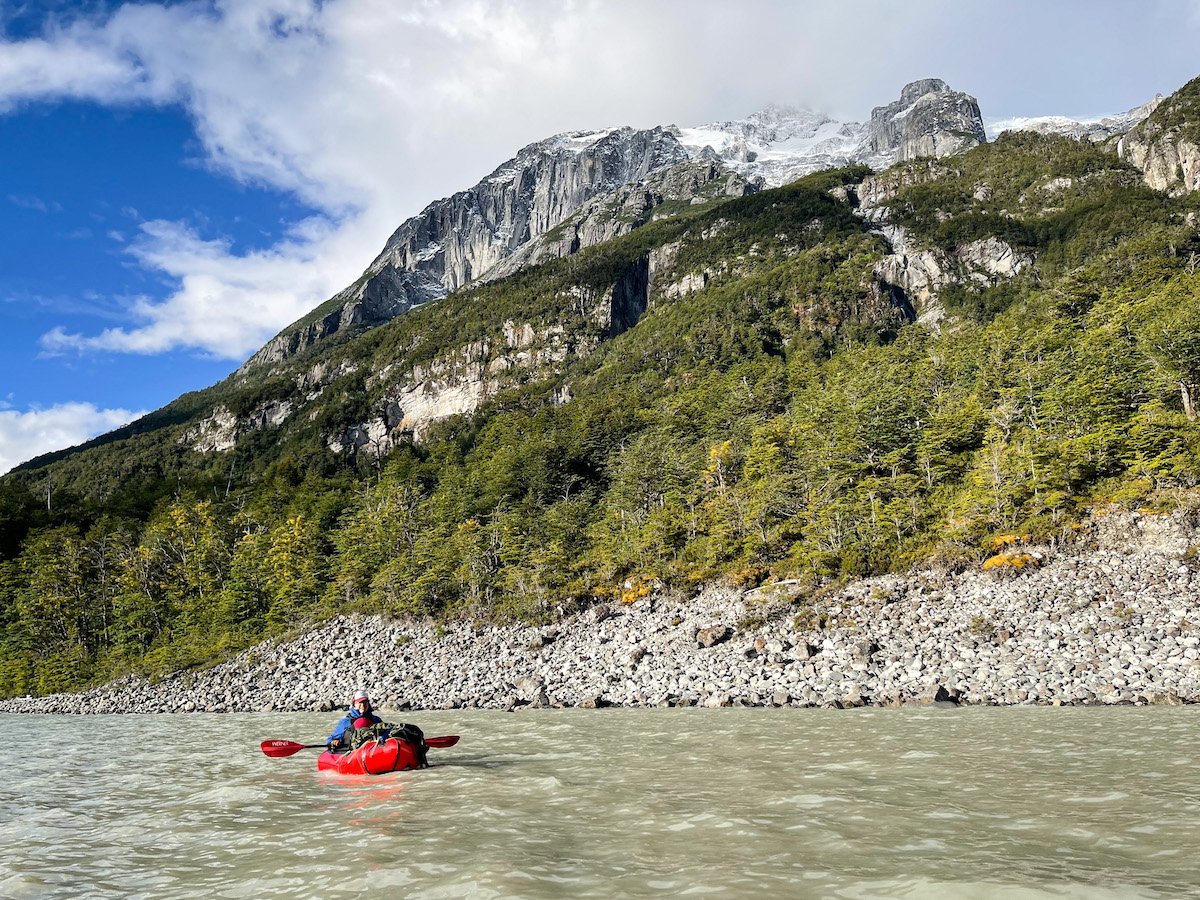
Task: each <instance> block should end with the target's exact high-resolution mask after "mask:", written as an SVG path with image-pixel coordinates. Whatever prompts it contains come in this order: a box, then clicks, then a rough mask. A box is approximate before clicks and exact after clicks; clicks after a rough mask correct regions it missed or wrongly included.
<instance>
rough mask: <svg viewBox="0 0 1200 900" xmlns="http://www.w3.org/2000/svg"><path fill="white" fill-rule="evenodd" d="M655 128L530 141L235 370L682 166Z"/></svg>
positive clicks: (435, 206) (389, 311)
mask: <svg viewBox="0 0 1200 900" xmlns="http://www.w3.org/2000/svg"><path fill="white" fill-rule="evenodd" d="M687 159H688V153H687V151H686V150H685V149H684V148H683V147H682V146H681V145H680V143H679V142H678V141H677V140H676V139H675V136H674V135H673V134H671V133H670V132H668V131H665V130H664V129H662V128H651V129H646V130H641V131H635V130H634V129H632V128H616V129H610V130H606V131H598V132H592V133H583V132H572V133H569V134H561V135H556V136H555V137H552V138H548V139H546V140H544V141H539V142H537V143H535V144H530V145H529V146H528V147H525V148H524V149H523V150H521V152H520V153H518V154H517V155H516V156H515V157H514V158H513V159H511V160H509V161H508V162H506V163H505V164H504V165H502V166H501V167H500V168H498V169H496V170H495V171H494V172H492V173H491V174H490V175H489V176H488V177H486V178H484V179H483V180H482V181H480V182H479V183H478V184H476V185H475V186H474V187H472V188H470V189H469V190H466V191H460V192H459V193H457V194H454V195H453V196H451V197H447V198H446V199H444V200H438V201H436V202H434V203H431V204H429V206H427V207H425V209H424V210H422V212H421V213H420V214H419V215H417V216H414V217H413V218H411V219H409V220H408V221H406V222H405V223H404V224H402V225H401V226H400V227H399V228H397V229H396V231H395V232H394V233H393V234H392V236H391V237H390V238H389V239H388V241H387V243H386V244H385V245H384V248H383V251H382V252H381V253H380V254H379V256H377V257H376V258H375V260H374V261H373V262H372V263H371V265H370V266H368V267H367V270H366V272H364V273H363V275H362V277H361V278H359V279H358V281H356V282H355V283H354V284H353V285H351V286H350V287H348V288H347V289H346V290H344V291H342V292H341V293H339V294H337V295H336V296H335V297H333V298H332V299H330V300H329V301H327V302H326V303H324V304H322V306H321V307H318V309H317V310H316V311H315V312H314V314H313V315H311V316H309V317H307V318H306V319H305V320H302V321H301V322H299V323H297V324H296V325H294V326H292V327H290V328H288V329H285V330H284V331H283V332H282V333H281V334H279V335H278V336H277V337H275V338H274V339H273V340H271V341H270V342H269V343H268V344H267V345H266V346H265V347H263V348H262V349H261V350H260V351H259V352H258V353H256V354H254V356H252V357H251V358H250V360H249V361H248V362H247V363H246V364H245V365H244V366H243V371H247V370H249V369H252V368H255V367H257V366H260V365H269V364H272V363H276V362H279V361H281V360H283V359H286V358H287V357H289V356H291V355H292V354H294V353H296V352H298V351H300V350H302V349H304V348H305V347H308V346H310V345H312V344H313V343H315V342H317V341H319V340H321V339H322V338H325V337H328V336H329V335H331V334H334V333H335V332H337V331H340V330H342V329H344V328H347V327H349V326H352V325H371V324H379V323H382V322H386V321H389V320H391V319H393V318H395V317H396V316H397V315H400V314H401V313H403V312H406V311H407V310H409V309H411V308H412V307H413V306H416V305H418V304H420V303H424V302H426V301H428V300H433V299H437V298H439V297H442V296H445V294H446V293H448V292H449V291H453V290H455V289H457V288H459V287H462V286H463V285H464V284H466V283H467V282H469V281H471V280H472V279H474V278H476V277H478V276H479V275H481V274H482V273H483V272H485V271H487V270H488V269H490V268H492V267H493V266H495V265H496V263H497V262H499V261H500V260H502V259H504V258H505V257H507V256H508V255H510V254H511V253H513V251H515V250H517V249H518V248H520V247H522V246H524V245H525V244H527V243H528V242H529V241H530V240H532V239H533V238H536V237H538V236H539V235H542V234H545V233H546V232H547V231H549V230H550V229H552V228H553V227H554V226H556V225H558V224H559V223H560V222H562V221H563V220H564V219H566V218H567V217H568V216H570V215H571V214H572V213H574V212H575V211H576V210H577V209H579V208H580V207H581V206H582V205H583V204H584V203H586V202H587V201H588V200H590V199H592V198H593V197H597V196H599V195H605V194H609V193H611V192H612V191H614V190H616V189H617V188H619V187H621V186H623V185H627V184H630V183H631V182H638V181H640V180H642V179H644V178H646V176H647V175H649V174H651V173H653V172H656V171H658V170H660V169H663V168H666V167H668V166H671V165H674V164H677V163H683V162H686V161H687Z"/></svg>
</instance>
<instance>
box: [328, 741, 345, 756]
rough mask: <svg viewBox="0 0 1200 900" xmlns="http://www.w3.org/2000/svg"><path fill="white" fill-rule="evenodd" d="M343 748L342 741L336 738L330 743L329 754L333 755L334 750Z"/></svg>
mask: <svg viewBox="0 0 1200 900" xmlns="http://www.w3.org/2000/svg"><path fill="white" fill-rule="evenodd" d="M341 746H342V739H341V738H334V739H333V740H332V741H330V742H329V752H330V753H332V752H333V751H334V750H337V749H339V748H340V747H341Z"/></svg>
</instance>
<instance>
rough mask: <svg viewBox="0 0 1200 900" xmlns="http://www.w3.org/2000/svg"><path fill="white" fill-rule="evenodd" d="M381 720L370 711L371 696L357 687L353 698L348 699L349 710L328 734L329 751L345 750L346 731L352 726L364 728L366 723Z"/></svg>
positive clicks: (375, 723)
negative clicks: (331, 732)
mask: <svg viewBox="0 0 1200 900" xmlns="http://www.w3.org/2000/svg"><path fill="white" fill-rule="evenodd" d="M382 721H383V720H382V719H380V718H379V716H377V715H375V713H373V712H372V711H371V698H370V697H368V696H367V692H366V691H364V690H363V689H362V688H359V689H358V690H357V691H355V692H354V699H353V700H351V701H350V710H349V711H348V712H347V713H346V715H344V716H342V718H340V719H339V720H338V723H337V725H336V726H335V727H334V729H333V734H331V735H330V736H329V740H328V741H326V743H327V744H328V745H329V749H330V751H338V750H345V749H347V744H346V740H347V738H346V732H347V731H350V730H351V729H353V728H366V727H367V726H368V725H377V724H378V723H380V722H382ZM360 723H361V724H360Z"/></svg>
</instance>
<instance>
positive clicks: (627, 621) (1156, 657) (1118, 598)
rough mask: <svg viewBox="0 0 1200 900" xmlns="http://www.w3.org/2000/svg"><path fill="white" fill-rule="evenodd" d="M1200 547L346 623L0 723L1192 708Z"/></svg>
mask: <svg viewBox="0 0 1200 900" xmlns="http://www.w3.org/2000/svg"><path fill="white" fill-rule="evenodd" d="M1198 541H1200V538H1198V533H1197V527H1196V523H1195V520H1194V518H1193V517H1191V516H1189V515H1184V514H1175V515H1169V516H1155V515H1139V514H1136V513H1134V514H1129V513H1124V512H1122V513H1117V514H1111V515H1108V516H1104V517H1099V518H1097V519H1096V520H1095V522H1094V523H1093V524H1092V525H1091V526H1090V528H1089V529H1088V533H1087V535H1086V537H1083V538H1080V539H1079V540H1078V541H1077V542H1074V543H1072V544H1070V545H1064V546H1060V547H1058V548H1057V549H1053V550H1050V549H1040V550H1039V549H1037V548H1033V555H1034V559H1033V561H1032V562H1031V563H1030V564H1029V565H1028V566H1026V567H1025V568H1024V569H1023V570H1022V571H1019V572H1009V573H1007V574H1002V575H997V574H995V573H994V572H983V571H980V570H978V569H977V568H973V569H972V570H970V571H966V572H959V573H953V574H951V573H945V572H938V571H933V570H929V571H916V572H914V573H911V574H908V575H904V576H898V575H889V576H884V577H879V578H872V579H866V580H862V581H857V582H853V583H851V584H849V585H846V586H844V587H841V588H840V589H831V590H826V591H824V592H820V593H818V594H815V595H812V594H811V593H810V594H808V595H801V594H798V593H796V592H797V591H798V590H799V588H798V587H797V586H795V585H789V584H779V585H766V586H763V587H759V588H756V589H753V590H740V589H734V588H731V587H727V586H714V587H709V588H707V589H706V590H703V591H701V592H700V593H699V594H697V595H696V596H692V597H686V596H683V595H675V594H669V593H663V594H661V595H655V594H653V593H652V594H651V595H650V596H648V597H645V598H643V599H640V600H638V601H637V602H634V603H630V604H623V603H607V604H599V605H596V606H593V607H591V608H589V609H586V610H583V611H581V612H579V613H577V614H574V615H571V616H567V617H564V618H563V619H562V620H561V621H558V622H556V623H554V624H551V625H546V626H538V627H533V626H517V625H480V624H478V623H460V624H444V625H436V624H432V623H427V622H420V623H414V622H403V621H390V620H386V619H383V618H379V617H371V616H352V617H346V616H343V617H339V618H336V619H333V620H331V621H329V622H326V623H324V624H322V625H321V626H319V627H317V628H315V629H313V630H311V631H309V632H307V633H305V634H303V635H301V636H298V637H295V638H291V639H281V640H275V641H268V642H265V643H262V644H260V645H258V646H256V647H254V648H252V649H250V650H248V651H246V652H243V653H241V654H240V655H238V656H236V657H234V658H232V659H230V660H228V661H226V662H224V663H222V664H220V665H217V666H214V667H212V668H209V669H206V670H200V671H192V672H186V673H180V674H176V675H172V676H168V677H166V678H163V679H160V680H155V681H154V682H150V681H147V680H145V679H142V678H128V679H124V680H121V681H118V682H114V683H112V684H109V685H106V686H103V687H100V688H96V689H93V690H90V691H87V692H85V693H81V694H71V695H56V696H48V697H42V698H14V699H10V700H7V701H4V702H3V703H0V711H5V712H42V713H83V714H87V713H114V712H193V711H195V712H205V711H207V712H227V711H285V710H290V711H299V710H331V709H333V708H335V707H336V706H339V705H343V704H344V703H346V702H347V700H348V697H349V693H350V691H351V690H352V689H353V688H354V687H356V686H359V685H362V686H366V687H367V688H368V689H370V690H371V691H372V693H373V694H374V695H375V696H376V697H377V698H378V703H377V705H378V706H380V707H381V708H383V709H384V710H407V709H418V710H419V709H451V708H485V709H519V708H528V707H546V706H563V707H579V706H583V707H602V706H693V705H694V706H737V705H745V706H774V707H825V706H843V707H849V706H863V705H901V704H909V703H929V702H957V703H964V704H982V705H1018V704H1044V705H1052V704H1053V705H1057V704H1070V705H1099V704H1155V703H1191V702H1196V701H1200V599H1198V598H1200V568H1198V567H1197V565H1196V563H1195V561H1194V560H1193V556H1194V550H1193V548H1194V547H1195V546H1196V544H1197V543H1198ZM1039 559H1040V565H1039V564H1038V560H1039Z"/></svg>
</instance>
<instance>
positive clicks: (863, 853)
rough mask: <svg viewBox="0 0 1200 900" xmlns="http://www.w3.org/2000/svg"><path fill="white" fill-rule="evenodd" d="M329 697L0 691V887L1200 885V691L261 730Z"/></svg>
mask: <svg viewBox="0 0 1200 900" xmlns="http://www.w3.org/2000/svg"><path fill="white" fill-rule="evenodd" d="M385 714H386V715H388V716H389V717H393V716H395V715H396V714H397V711H394V710H386V711H385ZM334 717H335V714H328V713H325V714H320V713H270V714H232V715H220V716H215V715H163V716H155V717H146V716H96V717H89V718H85V719H81V718H78V717H74V716H13V715H2V716H0V728H2V729H3V731H4V734H5V737H6V740H5V747H4V749H3V750H0V758H2V760H3V764H4V770H5V782H4V789H3V790H0V896H4V897H10V898H27V897H28V898H35V897H36V898H43V897H93V898H96V897H99V898H105V897H122V898H123V897H130V896H142V897H155V898H190V897H196V898H201V897H203V898H206V900H211V898H220V897H266V896H272V897H282V896H287V897H319V898H329V897H342V896H346V897H350V896H379V897H393V896H405V897H523V898H541V897H547V898H549V897H567V896H569V897H614V896H615V897H647V896H664V897H666V896H670V897H675V896H680V895H684V894H687V893H711V894H715V895H717V896H721V897H743V896H745V897H749V896H755V897H761V896H786V897H801V898H803V897H822V898H824V897H835V896H837V897H921V898H923V900H924V898H939V897H944V898H955V900H958V898H964V897H966V898H971V897H975V898H983V897H987V898H993V897H1000V898H1017V897H1020V898H1033V897H1059V898H1061V897H1077V898H1088V900H1092V898H1117V897H1178V896H1195V895H1197V893H1200V857H1198V856H1197V854H1196V852H1195V851H1196V848H1197V847H1200V799H1198V798H1200V767H1198V766H1197V761H1196V756H1195V753H1196V747H1197V746H1200V708H1197V707H1177V708H1171V709H1137V708H1130V707H1122V708H1089V709H1082V708H1075V709H1061V710H1051V709H1044V708H1020V709H1014V708H1003V709H995V708H970V709H957V710H956V709H943V708H924V709H913V708H909V709H861V710H853V711H844V712H832V711H825V710H799V709H788V710H771V711H768V710H751V709H729V710H706V709H674V710H629V709H615V710H604V711H600V712H584V711H579V710H537V711H527V712H522V713H520V714H516V715H511V714H504V713H501V712H487V711H479V710H460V711H453V712H445V711H443V712H436V713H423V714H417V715H411V716H410V718H411V719H412V720H413V721H415V722H416V723H418V724H419V725H421V726H422V727H423V728H424V729H425V731H426V733H427V734H447V733H453V734H461V735H462V740H461V742H460V743H459V744H458V746H456V747H454V748H452V749H449V750H437V751H431V754H430V756H431V760H432V761H433V763H434V767H433V768H431V769H428V770H425V771H419V772H404V773H395V774H393V775H388V776H382V777H379V778H374V779H372V778H350V779H346V778H338V777H336V776H332V777H331V776H328V775H325V774H320V775H319V774H318V773H317V772H316V770H315V760H314V753H315V751H308V752H305V753H302V754H299V755H297V756H294V757H291V758H289V759H268V758H267V757H265V756H263V755H262V754H261V753H260V752H259V751H258V742H259V741H261V740H263V739H264V738H287V739H292V740H297V741H302V742H309V741H314V740H317V741H319V740H320V739H321V738H322V737H323V736H324V735H325V734H326V733H327V731H328V729H329V726H330V725H331V724H332V719H333V718H334Z"/></svg>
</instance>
